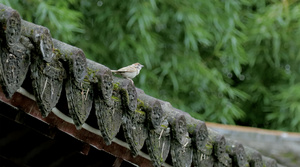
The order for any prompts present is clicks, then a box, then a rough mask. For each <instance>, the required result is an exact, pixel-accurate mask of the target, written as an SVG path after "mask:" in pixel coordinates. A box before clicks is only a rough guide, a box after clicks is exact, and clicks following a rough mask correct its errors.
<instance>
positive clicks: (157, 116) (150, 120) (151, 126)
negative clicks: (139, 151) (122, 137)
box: [146, 101, 171, 167]
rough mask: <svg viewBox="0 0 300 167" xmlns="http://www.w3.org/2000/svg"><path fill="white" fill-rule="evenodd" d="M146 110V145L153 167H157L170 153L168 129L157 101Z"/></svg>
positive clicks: (164, 115) (163, 113)
mask: <svg viewBox="0 0 300 167" xmlns="http://www.w3.org/2000/svg"><path fill="white" fill-rule="evenodd" d="M147 109H148V112H147V125H148V126H147V127H148V131H149V133H148V138H147V139H146V145H147V149H148V152H149V155H150V157H151V160H152V164H153V166H156V167H159V166H162V164H163V163H164V162H165V160H166V159H167V157H168V154H169V151H170V145H171V138H170V137H171V136H170V127H169V123H168V121H167V119H166V114H165V112H164V111H163V110H162V108H161V105H160V103H159V101H152V102H151V104H150V106H149V107H147Z"/></svg>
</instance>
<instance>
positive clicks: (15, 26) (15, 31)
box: [0, 4, 21, 47]
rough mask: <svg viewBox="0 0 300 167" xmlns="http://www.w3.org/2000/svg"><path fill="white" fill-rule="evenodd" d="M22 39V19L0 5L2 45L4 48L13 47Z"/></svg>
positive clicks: (0, 39) (16, 13)
mask: <svg viewBox="0 0 300 167" xmlns="http://www.w3.org/2000/svg"><path fill="white" fill-rule="evenodd" d="M20 37H21V17H20V15H19V13H18V12H17V11H15V10H13V9H12V8H10V7H7V6H4V5H2V4H0V43H1V46H2V47H8V46H13V45H15V44H16V43H18V42H19V40H20Z"/></svg>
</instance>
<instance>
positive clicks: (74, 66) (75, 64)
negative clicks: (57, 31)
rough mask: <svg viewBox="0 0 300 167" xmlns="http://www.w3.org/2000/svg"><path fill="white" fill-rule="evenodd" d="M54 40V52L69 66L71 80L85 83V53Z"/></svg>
mask: <svg viewBox="0 0 300 167" xmlns="http://www.w3.org/2000/svg"><path fill="white" fill-rule="evenodd" d="M52 40H53V45H54V48H55V49H54V50H55V52H57V53H58V55H59V59H60V60H63V61H64V62H66V64H67V68H66V70H67V71H68V75H70V78H74V79H75V80H76V81H77V82H81V81H83V79H84V78H85V76H86V75H87V62H86V57H85V54H84V52H83V51H82V50H81V49H80V48H77V47H74V46H71V45H69V44H66V43H64V42H61V41H59V40H56V39H52Z"/></svg>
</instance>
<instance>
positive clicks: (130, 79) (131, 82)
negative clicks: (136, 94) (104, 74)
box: [126, 77, 134, 85]
mask: <svg viewBox="0 0 300 167" xmlns="http://www.w3.org/2000/svg"><path fill="white" fill-rule="evenodd" d="M126 79H129V80H130V81H131V83H132V84H133V85H134V82H133V80H132V79H130V78H128V77H127V78H126Z"/></svg>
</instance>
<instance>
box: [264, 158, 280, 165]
mask: <svg viewBox="0 0 300 167" xmlns="http://www.w3.org/2000/svg"><path fill="white" fill-rule="evenodd" d="M263 163H264V166H265V167H277V166H278V165H277V162H276V160H274V159H272V158H268V157H263Z"/></svg>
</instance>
